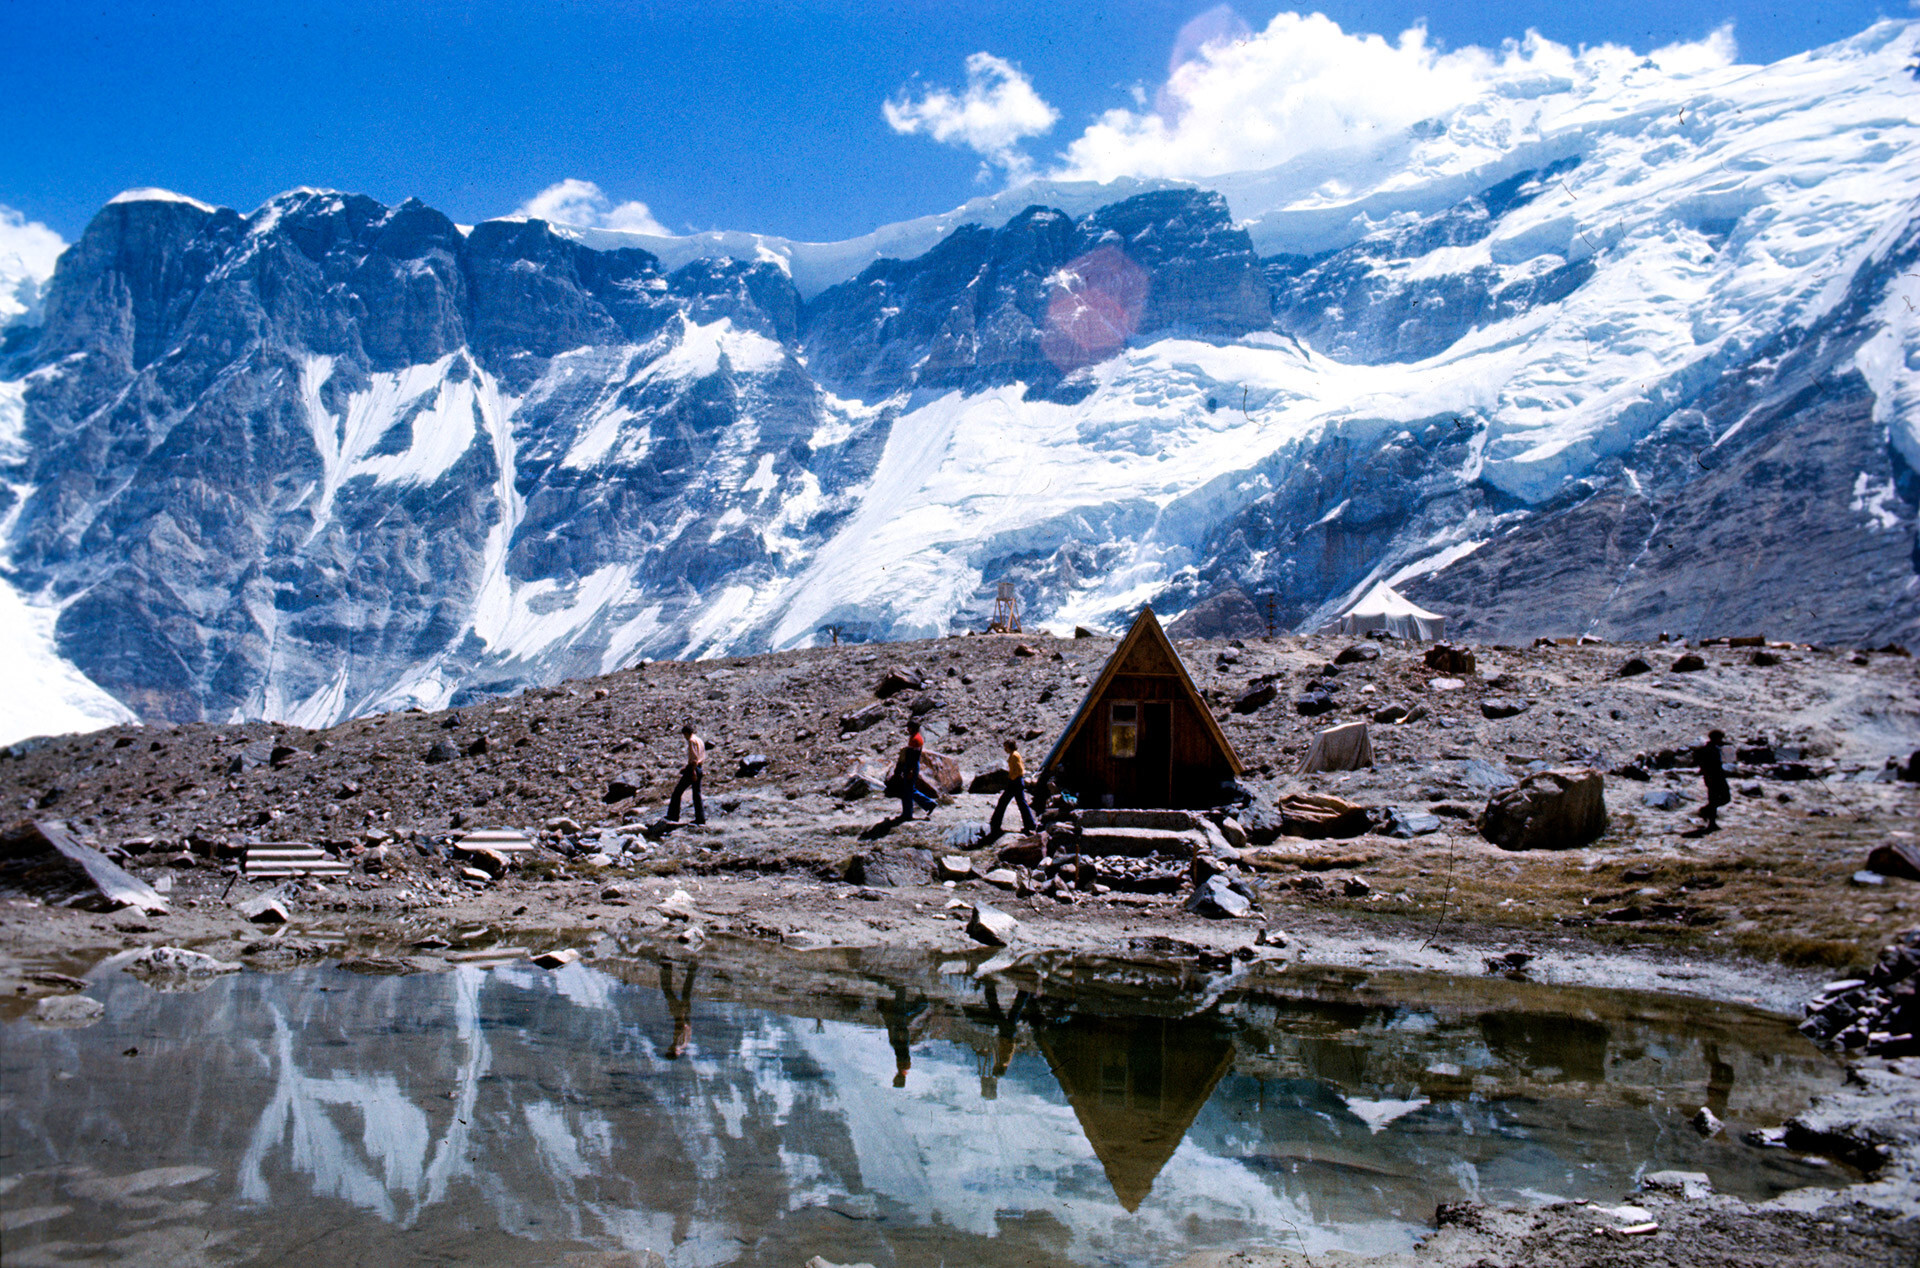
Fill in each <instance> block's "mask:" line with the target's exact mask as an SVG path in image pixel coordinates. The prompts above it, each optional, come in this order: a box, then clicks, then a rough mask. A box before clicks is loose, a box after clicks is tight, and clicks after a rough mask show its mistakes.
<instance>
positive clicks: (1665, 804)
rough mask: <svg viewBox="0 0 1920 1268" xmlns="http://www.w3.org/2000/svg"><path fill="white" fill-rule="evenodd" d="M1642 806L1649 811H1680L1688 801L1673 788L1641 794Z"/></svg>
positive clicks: (1658, 789)
mask: <svg viewBox="0 0 1920 1268" xmlns="http://www.w3.org/2000/svg"><path fill="white" fill-rule="evenodd" d="M1640 804H1641V805H1643V806H1645V807H1646V808H1647V809H1649V810H1679V809H1680V808H1681V807H1683V806H1685V805H1686V804H1687V799H1686V798H1685V797H1684V796H1682V795H1681V794H1680V793H1678V792H1675V791H1674V790H1673V789H1671V788H1655V789H1653V790H1652V791H1651V792H1644V793H1641V794H1640Z"/></svg>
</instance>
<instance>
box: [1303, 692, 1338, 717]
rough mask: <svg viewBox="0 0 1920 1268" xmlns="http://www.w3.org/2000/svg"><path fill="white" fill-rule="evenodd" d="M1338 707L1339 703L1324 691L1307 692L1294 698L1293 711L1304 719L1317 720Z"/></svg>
mask: <svg viewBox="0 0 1920 1268" xmlns="http://www.w3.org/2000/svg"><path fill="white" fill-rule="evenodd" d="M1338 707H1339V702H1338V701H1337V700H1335V699H1334V698H1333V697H1332V696H1330V695H1328V694H1327V693H1326V692H1324V691H1307V692H1303V693H1301V694H1300V695H1297V696H1295V697H1294V698H1293V711H1294V712H1295V713H1297V714H1299V715H1300V716H1301V717H1303V718H1317V717H1319V716H1320V715H1321V714H1323V713H1331V712H1333V711H1334V709H1336V708H1338Z"/></svg>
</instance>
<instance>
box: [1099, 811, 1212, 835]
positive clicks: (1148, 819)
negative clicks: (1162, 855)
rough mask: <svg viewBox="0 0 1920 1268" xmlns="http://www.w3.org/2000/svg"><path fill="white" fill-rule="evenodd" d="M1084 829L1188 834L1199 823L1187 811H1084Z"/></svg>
mask: <svg viewBox="0 0 1920 1268" xmlns="http://www.w3.org/2000/svg"><path fill="white" fill-rule="evenodd" d="M1080 826H1081V827H1083V828H1151V829H1154V830H1155V831H1160V832H1186V831H1188V830H1190V829H1193V828H1196V827H1198V826H1199V821H1198V820H1197V819H1195V818H1194V816H1193V814H1192V813H1191V812H1189V811H1186V810H1082V811H1081V812H1080Z"/></svg>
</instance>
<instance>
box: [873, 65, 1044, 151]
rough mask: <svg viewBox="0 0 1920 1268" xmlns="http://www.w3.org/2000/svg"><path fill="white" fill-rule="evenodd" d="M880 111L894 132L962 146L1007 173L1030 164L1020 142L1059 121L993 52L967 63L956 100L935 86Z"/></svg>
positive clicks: (1014, 68) (1026, 81)
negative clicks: (922, 134) (960, 90)
mask: <svg viewBox="0 0 1920 1268" xmlns="http://www.w3.org/2000/svg"><path fill="white" fill-rule="evenodd" d="M881 111H882V113H884V114H885V115H886V117H887V126H888V127H890V128H892V129H893V130H894V131H895V132H899V133H901V134H903V135H908V136H911V135H915V134H918V133H925V134H926V135H927V136H930V137H932V138H933V139H934V140H936V141H940V142H942V143H944V144H947V145H961V146H965V147H966V148H967V149H970V150H972V151H974V152H975V153H977V154H980V155H983V156H985V157H986V158H987V159H988V160H989V161H990V162H992V163H995V164H998V165H999V166H1000V167H1003V168H1005V169H1006V170H1007V171H1008V172H1009V173H1021V172H1024V171H1025V170H1026V169H1027V168H1028V166H1029V163H1028V160H1027V157H1026V156H1025V155H1024V154H1022V153H1020V151H1019V149H1018V148H1017V147H1018V146H1019V144H1020V142H1021V141H1023V140H1025V139H1026V138H1028V137H1032V136H1040V135H1042V134H1043V133H1046V132H1048V131H1050V130H1051V129H1052V128H1053V125H1054V123H1055V122H1057V121H1058V120H1059V118H1060V112H1059V111H1057V110H1055V109H1054V108H1053V107H1052V106H1050V105H1048V104H1047V103H1046V101H1045V100H1044V99H1043V98H1042V97H1041V96H1040V94H1039V93H1037V92H1035V91H1034V90H1033V81H1031V80H1029V79H1028V78H1027V77H1026V76H1025V75H1024V74H1022V73H1021V72H1020V68H1019V67H1017V66H1015V65H1014V64H1013V63H1012V62H1009V61H1007V60H1006V59H1005V58H1000V57H995V56H994V55H993V54H991V53H975V54H974V55H973V56H971V57H969V58H968V59H967V87H966V90H965V91H964V92H962V93H960V94H959V95H958V96H955V95H954V94H953V93H951V92H948V91H947V90H946V89H944V88H936V89H934V90H932V91H931V92H929V93H927V94H926V95H925V96H924V97H921V98H920V99H919V100H918V101H915V100H913V99H912V98H909V97H902V98H900V99H899V100H896V101H888V102H886V103H885V104H884V105H883V106H881Z"/></svg>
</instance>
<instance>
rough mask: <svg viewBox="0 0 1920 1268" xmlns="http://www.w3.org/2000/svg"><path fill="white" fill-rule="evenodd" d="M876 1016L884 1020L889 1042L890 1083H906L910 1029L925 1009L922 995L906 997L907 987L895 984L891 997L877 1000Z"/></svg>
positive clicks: (910, 1056)
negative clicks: (891, 1080) (877, 1013)
mask: <svg viewBox="0 0 1920 1268" xmlns="http://www.w3.org/2000/svg"><path fill="white" fill-rule="evenodd" d="M879 1008H880V1016H881V1017H883V1018H885V1019H886V1023H887V1042H888V1043H890V1044H892V1045H893V1085H894V1086H895V1087H905V1086H906V1085H907V1071H909V1070H911V1069H912V1068H913V1040H914V1031H915V1030H916V1029H923V1028H924V1027H916V1026H915V1024H914V1023H915V1022H917V1021H919V1019H920V1015H921V1014H922V1013H924V1012H926V1011H927V1000H926V997H925V996H920V997H919V998H915V999H909V998H907V990H906V988H905V987H904V986H901V985H899V984H898V983H896V984H895V985H894V988H893V998H892V999H891V1000H885V999H883V1000H881V1001H879Z"/></svg>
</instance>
